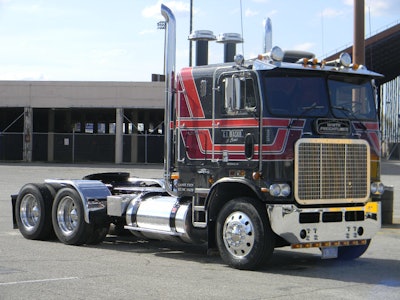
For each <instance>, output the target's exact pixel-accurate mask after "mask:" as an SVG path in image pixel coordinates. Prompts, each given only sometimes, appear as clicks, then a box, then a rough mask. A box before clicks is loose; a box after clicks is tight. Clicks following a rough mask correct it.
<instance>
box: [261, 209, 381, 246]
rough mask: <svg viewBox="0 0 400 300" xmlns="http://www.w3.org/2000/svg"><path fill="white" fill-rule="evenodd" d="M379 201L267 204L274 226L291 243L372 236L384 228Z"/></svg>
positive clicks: (311, 242)
mask: <svg viewBox="0 0 400 300" xmlns="http://www.w3.org/2000/svg"><path fill="white" fill-rule="evenodd" d="M380 205H381V203H380V202H368V203H366V204H365V205H364V206H362V205H360V206H357V207H330V208H329V207H327V208H298V207H297V206H295V205H273V206H270V205H268V206H267V212H268V216H269V219H270V223H271V228H272V230H273V231H274V232H275V233H276V234H277V235H279V236H280V237H282V238H283V239H285V240H286V241H287V242H288V243H290V244H291V245H292V246H293V245H294V244H313V243H314V244H317V245H320V243H322V242H335V243H336V242H340V243H339V245H345V244H346V242H352V241H359V240H369V239H371V238H372V237H373V236H374V235H375V234H376V233H377V232H378V230H379V229H380V228H381V214H380Z"/></svg>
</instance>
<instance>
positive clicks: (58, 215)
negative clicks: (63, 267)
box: [52, 188, 93, 245]
mask: <svg viewBox="0 0 400 300" xmlns="http://www.w3.org/2000/svg"><path fill="white" fill-rule="evenodd" d="M84 215H85V213H84V210H83V203H82V200H81V198H80V196H79V194H78V192H77V191H76V190H74V189H73V188H62V189H60V190H59V191H58V192H57V194H56V197H55V199H54V204H53V210H52V219H53V227H54V232H55V234H56V236H57V238H58V239H59V240H60V241H61V242H62V243H64V244H67V245H82V244H84V243H86V241H87V240H88V239H89V236H90V233H91V232H92V230H93V225H91V224H88V223H86V222H85V218H84Z"/></svg>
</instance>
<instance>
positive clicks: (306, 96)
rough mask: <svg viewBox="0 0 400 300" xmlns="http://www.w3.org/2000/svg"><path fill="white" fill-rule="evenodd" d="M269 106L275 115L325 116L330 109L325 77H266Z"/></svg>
mask: <svg viewBox="0 0 400 300" xmlns="http://www.w3.org/2000/svg"><path fill="white" fill-rule="evenodd" d="M264 84H265V85H264V87H265V93H266V98H267V103H268V105H267V106H268V108H269V110H270V111H271V113H272V114H273V115H282V116H325V115H326V114H327V113H328V111H329V102H328V93H327V89H326V81H325V78H323V77H304V76H302V77H299V76H279V77H265V80H264Z"/></svg>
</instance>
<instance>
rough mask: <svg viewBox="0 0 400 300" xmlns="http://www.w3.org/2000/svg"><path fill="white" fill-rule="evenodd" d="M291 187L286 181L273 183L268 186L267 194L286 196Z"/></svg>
mask: <svg viewBox="0 0 400 300" xmlns="http://www.w3.org/2000/svg"><path fill="white" fill-rule="evenodd" d="M290 192H291V189H290V186H289V185H288V184H287V183H274V184H271V185H270V187H269V194H270V195H271V196H272V197H288V196H289V195H290Z"/></svg>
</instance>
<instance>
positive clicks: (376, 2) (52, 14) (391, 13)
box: [0, 0, 400, 81]
mask: <svg viewBox="0 0 400 300" xmlns="http://www.w3.org/2000/svg"><path fill="white" fill-rule="evenodd" d="M161 3H164V4H165V5H167V6H168V7H170V8H171V10H172V11H173V12H174V14H175V17H176V23H177V54H176V55H177V61H176V66H177V69H180V68H182V67H185V66H188V64H189V42H188V36H189V22H190V0H180V1H179V0H176V1H169V0H165V1H157V0H113V1H110V0H108V1H106V0H96V1H95V0H0V80H35V81H37V80H45V81H151V74H153V73H154V74H161V73H163V63H164V31H163V30H160V29H157V22H159V21H163V20H164V19H163V17H162V16H161V13H160V6H161ZM353 5H354V0H217V1H215V0H212V1H211V0H193V30H211V31H213V33H214V35H216V36H218V35H219V34H220V33H240V34H242V33H243V39H244V43H243V44H239V45H238V46H237V51H236V52H237V53H241V54H243V55H244V57H245V58H253V57H256V56H257V55H258V54H259V53H261V52H262V47H263V22H265V19H266V18H268V17H269V18H270V19H271V21H272V32H273V33H272V44H273V45H274V46H275V45H276V46H280V47H281V48H282V49H298V50H306V51H310V52H313V53H315V54H316V55H317V57H319V58H323V57H325V56H327V55H329V54H333V53H335V52H337V51H339V50H341V49H343V48H345V47H347V46H350V45H351V44H352V41H353ZM399 22H400V1H399V0H365V34H366V36H371V35H374V34H376V33H377V32H379V31H381V30H383V29H385V28H388V27H390V26H393V25H395V24H397V23H399ZM193 61H195V60H194V58H193ZM208 61H209V63H219V62H222V61H223V46H222V45H221V44H217V43H215V42H212V43H210V45H209V58H208Z"/></svg>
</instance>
